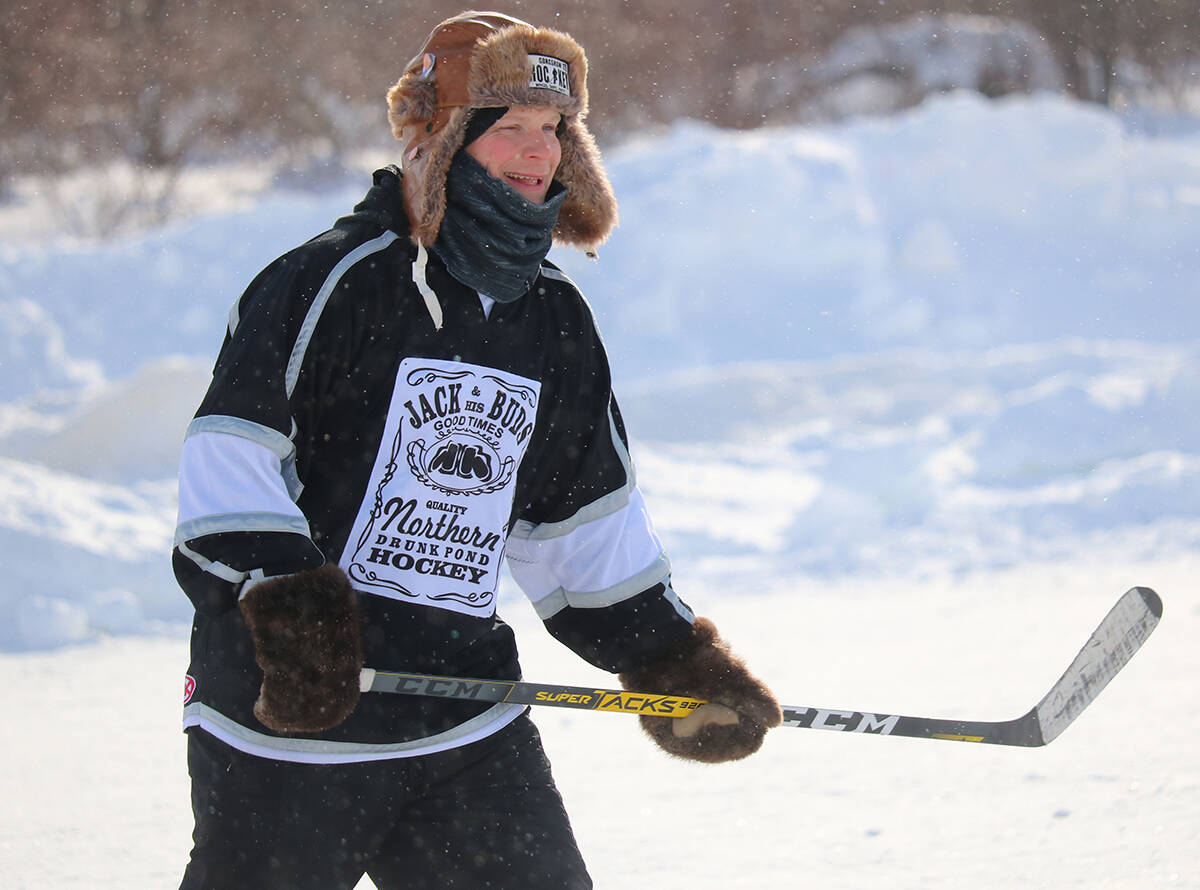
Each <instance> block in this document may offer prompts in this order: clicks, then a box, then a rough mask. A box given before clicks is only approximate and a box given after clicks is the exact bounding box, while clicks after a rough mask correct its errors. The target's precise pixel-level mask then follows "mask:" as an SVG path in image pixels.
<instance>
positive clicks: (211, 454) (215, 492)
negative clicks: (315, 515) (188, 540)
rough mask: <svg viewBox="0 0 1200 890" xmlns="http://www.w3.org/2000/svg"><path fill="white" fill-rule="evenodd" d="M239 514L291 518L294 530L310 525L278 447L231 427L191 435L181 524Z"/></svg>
mask: <svg viewBox="0 0 1200 890" xmlns="http://www.w3.org/2000/svg"><path fill="white" fill-rule="evenodd" d="M239 514H248V515H257V516H264V515H274V516H278V517H280V518H281V519H284V518H286V519H290V520H291V522H290V523H288V524H289V525H290V526H291V530H295V529H300V528H303V529H304V530H305V531H306V530H307V527H308V523H307V521H306V520H305V519H304V515H303V514H302V513H301V512H300V508H299V507H297V506H296V504H295V503H294V502H293V501H292V499H291V497H290V496H289V494H288V488H287V484H286V483H285V482H284V478H283V472H282V462H281V460H280V458H279V455H278V454H277V453H276V452H275V451H273V450H272V449H270V448H268V447H266V446H265V445H263V444H260V443H258V442H254V441H251V440H250V439H247V438H244V437H243V436H238V435H233V434H230V433H212V432H196V433H193V434H192V435H190V436H188V437H187V439H185V440H184V443H183V451H182V453H181V455H180V460H179V525H180V526H185V525H192V524H194V523H196V521H197V520H200V519H204V518H210V517H222V516H235V515H239Z"/></svg>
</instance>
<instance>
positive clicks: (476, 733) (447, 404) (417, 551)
mask: <svg viewBox="0 0 1200 890" xmlns="http://www.w3.org/2000/svg"><path fill="white" fill-rule="evenodd" d="M586 77H587V63H586V60H585V58H584V54H583V51H582V49H581V48H580V47H579V45H578V44H577V43H575V41H574V40H572V39H571V38H570V37H568V36H567V35H565V34H561V33H558V32H555V31H551V30H546V29H539V28H534V27H532V26H530V25H527V24H525V23H523V22H519V21H517V20H515V19H512V18H508V17H507V16H503V15H498V14H495V13H464V14H463V15H460V16H457V17H455V18H453V19H450V20H448V21H446V22H443V23H442V24H441V25H439V26H438V27H437V28H436V29H435V30H434V31H433V33H432V34H431V35H430V37H429V38H428V40H427V41H426V43H425V45H424V47H423V48H422V50H421V52H420V53H418V54H417V56H416V57H415V58H414V59H413V61H412V62H411V63H410V64H409V65H408V67H407V68H406V70H405V72H404V74H403V76H402V77H401V78H400V80H399V82H398V83H397V84H396V85H395V86H394V87H393V88H392V90H391V91H390V93H389V94H388V106H389V112H390V119H391V122H392V127H393V130H394V132H395V134H396V136H397V137H398V138H399V140H400V142H401V144H402V162H403V172H401V170H399V169H396V168H394V167H389V168H386V169H383V170H380V171H378V172H376V174H375V177H374V185H373V187H372V188H371V190H370V191H369V192H368V194H367V196H366V197H365V198H364V200H363V201H362V202H361V203H360V204H359V205H358V206H357V207H356V208H355V209H354V212H353V213H351V214H350V215H348V216H346V217H343V218H342V219H340V220H338V222H337V224H336V225H335V226H334V227H333V228H332V229H330V230H329V231H328V232H325V233H324V234H322V235H320V236H318V237H316V238H314V239H313V240H311V241H309V242H308V243H306V244H304V245H302V246H301V247H299V248H297V249H295V250H293V251H291V252H289V253H287V254H285V255H284V256H282V257H280V258H279V259H277V260H276V261H275V262H273V263H271V264H270V265H269V266H268V267H267V268H266V269H265V270H264V271H263V272H261V273H260V274H259V275H258V277H256V278H255V280H254V281H253V282H252V283H251V284H250V286H249V288H248V289H247V290H246V292H245V294H244V295H243V296H242V297H241V299H240V300H239V301H238V303H237V305H236V306H235V307H234V310H233V312H232V314H231V316H230V322H229V330H228V333H227V335H226V337H225V341H224V343H223V345H222V348H221V352H220V355H219V357H218V359H217V363H216V366H215V369H214V373H213V380H212V384H211V386H210V388H209V391H208V393H207V394H206V396H205V398H204V401H203V402H202V404H201V405H200V408H199V410H198V411H197V413H196V417H195V420H194V421H193V422H192V424H191V426H190V427H189V429H188V436H187V439H186V441H185V444H184V448H183V453H182V458H181V467H180V496H179V525H178V529H177V532H176V539H175V540H176V545H175V551H174V554H173V559H174V566H175V572H176V576H177V578H178V579H179V583H180V585H181V586H182V587H183V589H184V591H185V592H186V593H187V595H188V597H189V598H190V599H191V600H192V602H193V604H194V605H195V609H196V617H195V623H194V626H193V633H192V657H191V665H190V668H189V672H188V681H187V686H186V689H187V692H186V704H185V708H184V725H185V727H186V728H187V730H188V736H189V738H188V765H189V770H190V773H191V777H192V803H193V809H194V813H195V818H196V829H195V834H194V838H195V847H194V849H193V851H192V857H191V861H190V863H189V865H188V868H187V871H186V874H185V876H184V879H183V885H182V886H183V887H184V888H192V890H199V888H221V890H228V888H231V887H254V888H288V890H297V888H314V890H315V888H322V890H330V888H351V887H353V886H354V885H355V884H356V883H357V882H358V881H359V879H360V878H361V877H362V875H363V874H364V873H366V874H369V875H370V877H371V879H372V880H373V881H374V882H375V884H376V886H378V887H379V888H381V890H391V888H401V887H403V888H417V887H425V888H434V887H437V888H452V887H459V888H468V887H469V888H478V887H485V886H486V887H493V888H504V887H511V888H521V890H535V888H555V890H561V888H584V887H590V886H591V880H590V878H589V877H588V875H587V871H586V869H585V867H584V864H583V861H582V859H581V857H580V855H579V852H578V849H577V848H576V844H575V840H574V837H573V835H572V832H571V828H570V825H569V823H568V820H567V816H566V813H565V812H564V810H563V806H562V802H561V799H560V798H559V795H558V792H557V791H556V789H555V786H554V782H553V779H552V778H551V775H550V769H549V765H548V764H547V762H546V759H545V756H544V754H543V752H542V747H541V744H540V742H539V740H538V735H537V731H536V730H535V729H534V727H533V724H532V722H531V721H530V719H529V717H528V716H527V714H526V712H525V711H526V709H525V708H524V707H522V706H514V705H507V704H494V705H493V704H486V703H474V702H463V701H448V700H444V699H437V698H418V697H403V696H386V695H378V694H375V695H373V694H371V693H363V694H360V692H359V685H358V680H359V672H360V669H361V668H362V667H363V666H364V664H365V665H367V666H369V667H373V668H377V669H381V670H395V671H408V672H425V673H435V674H449V675H456V676H470V677H482V678H496V679H512V678H517V677H519V676H520V669H519V666H518V663H517V654H516V647H515V644H514V640H513V635H512V632H511V631H510V629H509V628H508V626H507V625H505V624H504V623H503V622H502V621H501V620H500V619H499V618H497V616H496V591H497V586H498V582H499V569H500V558H501V555H503V556H505V557H506V558H507V560H508V565H509V566H510V568H511V571H512V574H513V576H514V577H515V578H516V580H517V581H518V583H519V584H520V586H521V587H522V589H523V590H524V591H525V593H526V594H527V595H528V596H529V598H530V599H531V600H532V602H533V604H534V607H535V608H536V610H537V613H538V615H539V616H540V617H541V618H542V620H543V621H544V622H545V625H546V627H547V628H548V629H549V631H550V633H551V634H553V635H554V636H555V637H556V638H558V639H559V640H561V641H562V642H563V643H564V644H566V645H567V646H569V647H571V648H572V649H573V650H574V651H575V652H577V653H578V654H579V655H580V656H582V657H583V658H585V659H586V660H588V661H589V662H591V663H592V664H594V665H597V666H599V667H602V668H604V669H606V670H609V671H612V672H614V673H618V674H619V675H620V679H621V682H622V683H624V684H625V685H626V687H627V688H637V689H646V690H649V691H655V692H662V693H676V694H686V695H691V696H695V697H698V698H704V699H707V700H708V701H709V702H710V704H708V705H705V706H703V707H701V708H699V709H698V710H697V711H696V712H695V713H693V714H692V715H691V716H689V717H687V718H685V719H683V720H668V719H665V718H653V717H643V718H642V722H643V726H644V728H645V729H646V731H647V732H648V733H649V735H650V736H651V737H652V738H653V739H654V741H655V742H656V743H657V744H658V745H660V746H661V747H662V748H663V749H665V750H666V751H667V752H669V753H671V754H673V755H676V756H679V757H683V758H689V759H693V760H699V761H706V762H719V761H724V760H732V759H736V758H740V757H745V756H747V755H748V754H751V753H753V752H754V751H755V750H757V749H758V747H759V745H760V744H761V742H762V738H763V735H764V733H765V732H766V730H767V729H768V728H770V727H772V726H775V725H777V724H778V723H779V722H780V713H779V707H778V705H777V704H776V702H775V699H774V697H773V696H772V695H771V693H770V691H769V690H768V689H767V688H766V687H765V686H764V685H763V684H762V683H761V682H759V681H758V680H757V679H755V678H754V677H753V676H752V675H751V674H750V673H749V672H748V671H747V669H746V668H745V666H744V665H743V664H742V663H741V661H739V660H738V659H737V658H736V657H734V656H733V655H732V654H731V653H730V651H729V648H728V647H727V646H726V645H725V643H724V642H723V641H722V640H721V638H720V637H719V635H718V634H717V632H716V629H715V628H714V627H713V625H712V624H711V622H709V621H707V620H705V619H703V618H697V617H696V616H695V615H694V614H693V613H692V611H691V610H690V609H689V608H688V606H687V605H685V604H684V603H683V601H682V600H680V598H679V597H678V596H677V595H676V593H675V592H674V590H673V589H672V587H671V576H670V566H669V564H668V561H667V557H666V555H665V554H664V552H663V549H662V546H661V544H660V542H659V540H658V538H657V537H656V536H655V534H654V532H653V530H652V526H651V524H650V521H649V518H648V516H647V515H646V509H645V505H644V502H643V500H642V496H641V494H640V492H639V490H638V488H637V486H636V484H635V482H634V475H633V469H632V466H631V464H630V460H629V452H628V447H627V441H626V435H625V430H624V427H623V425H622V422H621V416H620V413H619V412H618V409H617V405H616V402H615V401H614V399H613V396H612V393H611V389H610V375H609V369H608V364H607V359H606V356H605V353H604V349H603V346H602V344H601V341H600V337H599V335H598V334H597V332H596V328H595V325H594V322H593V318H592V314H591V311H590V309H589V308H588V305H587V304H586V302H585V301H584V300H583V298H582V297H581V296H580V294H579V292H578V291H577V290H576V288H575V286H574V285H573V284H572V283H571V282H570V281H569V280H568V279H567V278H566V277H565V276H563V275H562V273H560V272H559V271H558V270H557V269H556V268H555V267H554V266H553V265H551V264H550V263H548V262H547V261H546V259H545V257H546V254H547V252H548V250H549V249H550V246H551V243H552V241H558V242H561V243H565V244H572V245H575V246H578V247H581V248H583V249H584V250H587V251H592V250H594V249H595V248H596V247H597V246H598V245H599V244H600V243H601V242H603V241H604V239H605V238H606V237H607V235H608V233H609V231H610V230H611V229H612V227H613V226H614V225H615V223H616V218H617V213H616V202H615V201H614V199H613V195H612V190H611V188H610V187H609V183H608V180H607V178H606V176H605V173H604V170H603V167H602V166H601V163H600V158H599V153H598V152H597V150H596V147H595V144H594V142H593V140H592V138H591V136H590V134H589V133H588V130H587V128H586V127H585V124H584V118H585V116H586V112H587V86H586Z"/></svg>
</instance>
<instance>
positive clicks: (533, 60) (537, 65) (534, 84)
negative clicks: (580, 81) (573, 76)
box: [529, 53, 571, 96]
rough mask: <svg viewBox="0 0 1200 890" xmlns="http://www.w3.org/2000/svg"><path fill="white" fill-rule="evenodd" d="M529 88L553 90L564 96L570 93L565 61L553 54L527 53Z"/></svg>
mask: <svg viewBox="0 0 1200 890" xmlns="http://www.w3.org/2000/svg"><path fill="white" fill-rule="evenodd" d="M529 88H530V89H538V90H554V92H556V93H562V94H563V95H564V96H569V95H571V82H570V81H569V80H568V79H567V63H566V62H564V61H563V60H562V59H556V58H554V57H553V56H539V55H536V54H535V53H530V54H529Z"/></svg>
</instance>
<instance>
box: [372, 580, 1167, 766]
mask: <svg viewBox="0 0 1200 890" xmlns="http://www.w3.org/2000/svg"><path fill="white" fill-rule="evenodd" d="M1161 616H1162V601H1161V600H1160V599H1159V597H1158V594H1156V593H1155V592H1154V591H1153V590H1151V589H1150V588H1148V587H1134V588H1132V589H1131V590H1129V591H1127V592H1126V593H1125V594H1124V596H1122V597H1121V599H1120V600H1118V601H1117V604H1116V605H1115V606H1113V608H1112V610H1111V611H1110V612H1109V613H1108V615H1107V616H1106V617H1105V619H1104V620H1103V621H1102V622H1101V623H1100V626H1099V627H1097V628H1096V630H1095V632H1093V634H1092V636H1091V637H1090V638H1089V639H1088V641H1087V643H1085V644H1084V647H1083V649H1082V650H1080V652H1079V655H1077V656H1076V658H1075V660H1074V661H1073V662H1072V663H1071V666H1070V667H1068V668H1067V670H1066V672H1065V673H1064V674H1063V675H1062V677H1061V678H1059V681H1058V682H1057V683H1055V684H1054V686H1053V688H1051V690H1050V691H1049V692H1048V693H1047V694H1046V695H1045V696H1044V697H1043V698H1042V700H1041V702H1039V703H1038V704H1037V705H1036V706H1035V707H1034V708H1033V709H1032V710H1030V711H1029V712H1028V713H1027V714H1025V715H1023V716H1021V717H1018V718H1017V719H1015V720H1006V721H999V722H987V721H966V720H942V719H937V718H931V717H906V716H904V715H901V714H879V713H871V712H866V711H847V710H839V709H834V708H815V707H804V706H793V705H785V706H783V725H784V726H789V727H796V728H801V729H825V730H835V731H841V732H851V733H869V734H873V735H896V736H906V737H910V738H923V739H942V740H946V741H957V742H982V743H985V744H993V745H1016V746H1021V747H1036V746H1039V745H1045V744H1047V743H1049V742H1050V741H1051V740H1053V739H1054V738H1056V737H1057V736H1058V735H1059V733H1061V732H1062V731H1063V729H1065V728H1066V727H1067V726H1068V725H1070V723H1071V722H1072V721H1073V720H1074V719H1075V718H1076V717H1077V716H1079V714H1080V713H1081V712H1082V711H1083V709H1084V708H1086V707H1087V706H1088V705H1089V704H1090V703H1091V702H1092V701H1093V700H1094V699H1095V697H1096V696H1097V695H1099V693H1100V691H1101V690H1102V689H1103V688H1104V686H1105V685H1107V684H1108V682H1109V680H1111V679H1112V678H1113V677H1114V676H1116V674H1117V672H1118V671H1120V670H1121V668H1123V667H1124V666H1125V664H1126V663H1127V662H1128V661H1129V659H1130V658H1132V657H1133V655H1134V653H1135V652H1137V650H1138V649H1139V648H1140V647H1141V645H1142V643H1144V642H1145V641H1146V638H1147V637H1149V635H1150V632H1151V631H1152V630H1154V627H1155V625H1156V624H1157V623H1158V620H1159V618H1160V617H1161ZM360 685H361V688H362V691H363V692H390V693H397V694H400V695H421V696H431V697H435V698H448V699H458V700H467V701H479V702H504V703H509V704H523V705H544V706H549V707H558V708H574V709H577V710H586V711H609V712H616V713H622V714H645V715H650V716H656V717H686V716H687V715H688V714H691V713H692V712H693V711H695V710H696V708H698V707H700V705H702V704H705V701H704V700H703V699H697V698H688V697H686V696H680V695H660V694H655V693H647V692H626V691H621V690H616V689H596V688H593V687H588V686H564V685H561V684H552V683H530V682H525V681H519V680H480V679H475V678H470V677H443V676H436V675H432V674H410V673H398V672H392V671H378V670H373V669H371V668H364V669H363V672H362V677H361V680H360Z"/></svg>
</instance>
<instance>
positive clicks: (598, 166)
mask: <svg viewBox="0 0 1200 890" xmlns="http://www.w3.org/2000/svg"><path fill="white" fill-rule="evenodd" d="M561 129H562V132H561V134H560V136H559V145H560V146H561V148H562V160H561V161H559V165H558V172H557V173H556V174H555V177H554V178H555V179H557V180H558V181H559V182H561V183H562V184H563V185H565V186H566V187H567V189H568V191H567V197H566V199H565V200H564V201H563V205H562V209H561V210H560V211H559V214H558V224H557V225H556V226H555V227H554V235H555V239H556V240H558V241H562V242H565V243H567V244H573V245H575V246H576V247H579V248H582V249H583V250H586V251H588V252H589V253H590V252H592V251H594V250H595V249H596V248H597V247H599V246H600V245H601V244H602V243H603V242H604V240H605V239H606V238H607V237H608V233H609V232H610V231H611V230H612V228H613V227H614V226H616V224H617V199H616V196H615V195H614V194H613V190H612V185H611V184H610V183H609V181H608V177H607V176H606V175H605V173H604V164H603V162H602V161H601V159H600V149H599V148H598V147H597V146H596V141H595V139H594V138H593V137H592V134H591V133H590V132H589V131H588V130H587V129H586V128H585V127H584V126H583V124H582V122H580V120H579V119H578V118H567V119H566V120H565V125H564V126H563V127H562V128H561Z"/></svg>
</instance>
